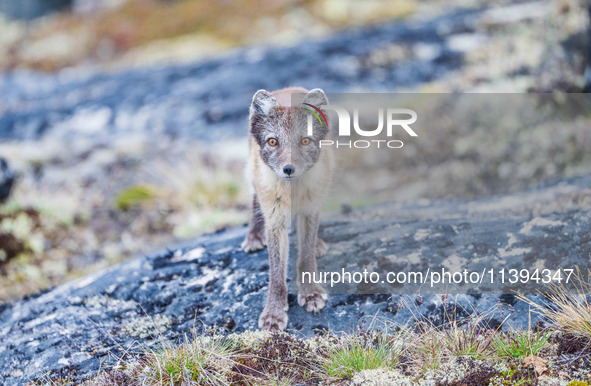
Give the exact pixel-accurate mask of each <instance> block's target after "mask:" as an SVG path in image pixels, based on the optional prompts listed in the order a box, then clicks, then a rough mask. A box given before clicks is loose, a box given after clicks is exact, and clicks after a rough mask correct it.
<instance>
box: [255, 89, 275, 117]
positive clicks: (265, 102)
mask: <svg viewBox="0 0 591 386" xmlns="http://www.w3.org/2000/svg"><path fill="white" fill-rule="evenodd" d="M276 105H277V100H276V99H275V98H273V95H271V93H270V92H268V91H267V90H259V91H257V92H256V93H255V94H254V96H253V97H252V104H251V105H250V115H269V113H270V112H271V109H272V108H273V107H275V106H276Z"/></svg>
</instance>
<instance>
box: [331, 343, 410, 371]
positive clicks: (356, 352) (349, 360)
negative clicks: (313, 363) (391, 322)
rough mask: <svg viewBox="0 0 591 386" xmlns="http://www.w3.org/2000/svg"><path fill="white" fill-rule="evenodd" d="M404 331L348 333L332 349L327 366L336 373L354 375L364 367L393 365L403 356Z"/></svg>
mask: <svg viewBox="0 0 591 386" xmlns="http://www.w3.org/2000/svg"><path fill="white" fill-rule="evenodd" d="M403 343H404V338H403V337H402V335H400V334H399V335H383V334H381V333H377V334H375V333H365V334H357V335H345V336H343V337H342V338H340V339H339V340H338V342H337V343H336V345H335V347H332V348H330V349H329V353H328V357H327V358H326V361H325V363H324V366H323V367H324V370H326V372H327V373H328V375H330V376H332V377H340V378H350V377H352V376H353V375H355V374H356V373H358V372H360V371H363V370H375V369H380V368H381V369H392V368H393V367H394V365H396V363H398V361H399V360H400V358H401V357H402V352H403Z"/></svg>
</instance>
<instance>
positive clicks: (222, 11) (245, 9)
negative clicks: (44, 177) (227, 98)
mask: <svg viewBox="0 0 591 386" xmlns="http://www.w3.org/2000/svg"><path fill="white" fill-rule="evenodd" d="M416 6H417V2H416V0H402V1H398V2H397V4H396V5H393V4H391V3H388V2H384V1H381V0H368V1H367V2H366V4H365V5H364V7H362V8H361V10H360V7H358V6H357V3H356V2H355V1H352V0H339V1H334V0H281V1H269V0H236V1H200V0H177V1H159V0H128V1H126V2H125V3H123V5H121V6H119V7H116V8H112V9H107V10H105V11H103V12H98V13H94V14H86V15H80V14H71V13H63V14H59V15H57V16H55V17H53V18H49V19H47V20H43V22H39V23H32V24H30V25H29V26H28V30H29V32H28V34H25V33H24V32H23V33H22V34H23V36H22V37H21V38H20V39H13V42H12V45H11V46H9V47H7V48H5V49H4V50H5V51H7V52H8V53H9V55H7V56H6V57H5V58H0V69H1V68H3V67H9V68H10V67H13V66H20V67H29V68H35V69H40V70H46V71H53V70H57V69H59V68H62V67H64V66H72V65H76V64H77V63H81V62H88V61H93V62H109V61H113V60H118V59H120V58H121V57H122V55H124V54H125V53H127V52H129V51H133V50H134V49H138V53H140V55H139V56H140V57H141V56H144V59H145V60H146V61H148V62H149V61H150V55H149V54H150V53H151V54H154V53H153V52H152V51H153V48H154V47H156V46H155V45H154V44H156V45H158V44H161V43H165V44H166V45H168V46H169V47H176V48H175V49H173V50H170V52H169V55H172V56H174V55H175V54H174V53H173V52H174V51H179V53H177V54H182V56H187V57H188V58H191V57H192V58H196V57H199V56H200V55H201V56H204V55H205V56H207V55H211V54H215V53H216V52H223V51H225V50H227V49H230V48H233V47H238V46H243V45H251V44H260V43H279V44H285V43H289V42H294V41H299V40H301V39H303V38H305V37H308V36H311V35H312V36H313V35H321V34H325V33H327V32H328V31H331V30H333V29H340V28H344V27H347V26H351V25H363V24H368V23H375V22H379V21H383V20H387V19H396V18H401V17H405V16H408V15H410V14H412V13H413V12H414V11H415V9H416ZM304 25H305V28H304V27H303V26H304ZM17 30H19V29H18V28H17ZM22 30H23V31H24V28H22ZM64 42H67V44H65V43H64ZM53 44H55V45H56V49H55V50H51V49H47V47H49V46H51V45H53ZM58 45H59V47H58ZM151 45H154V46H152V50H150V47H151ZM177 46H178V47H177ZM179 47H180V49H177V48H179ZM2 48H3V47H0V49H2ZM57 48H59V49H57ZM142 49H145V50H144V51H143V55H141V54H142ZM181 51H184V52H181ZM159 56H162V55H159ZM172 59H175V58H174V57H172ZM178 59H183V58H178ZM140 61H141V60H140ZM124 62H125V60H124Z"/></svg>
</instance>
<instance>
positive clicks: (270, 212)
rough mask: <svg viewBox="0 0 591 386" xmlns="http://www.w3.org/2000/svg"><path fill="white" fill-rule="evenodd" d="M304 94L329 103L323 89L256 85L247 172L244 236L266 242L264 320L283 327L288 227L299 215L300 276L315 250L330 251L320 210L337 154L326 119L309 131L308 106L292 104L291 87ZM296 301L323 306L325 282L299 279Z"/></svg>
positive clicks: (311, 101) (250, 247)
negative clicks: (321, 232) (249, 199)
mask: <svg viewBox="0 0 591 386" xmlns="http://www.w3.org/2000/svg"><path fill="white" fill-rule="evenodd" d="M292 93H299V94H302V95H303V101H302V103H304V104H307V105H308V106H311V105H312V106H315V107H316V108H321V106H322V105H326V104H328V100H327V98H326V95H325V94H324V92H323V91H322V90H319V89H314V90H312V91H309V92H308V91H306V90H305V89H302V88H289V89H283V90H278V91H274V92H272V93H269V92H267V91H265V90H259V91H258V92H257V93H256V94H255V96H254V97H253V101H252V105H251V108H250V132H249V134H250V141H249V146H250V149H249V158H248V167H247V176H248V178H249V180H250V182H251V185H252V187H253V192H254V193H253V205H252V208H253V210H252V216H251V220H250V224H249V230H248V234H247V236H246V238H245V240H244V242H243V243H242V247H243V249H244V250H245V251H246V252H254V251H257V250H260V249H263V248H264V245H265V244H267V246H268V252H269V294H268V297H267V303H266V306H265V309H264V310H263V314H262V315H261V318H260V320H259V327H261V328H263V329H267V330H282V329H284V328H285V327H286V325H287V313H286V311H287V286H286V280H285V272H286V264H287V260H288V254H289V239H288V235H287V226H288V224H289V223H290V221H291V217H292V216H293V215H296V214H297V215H298V220H297V233H298V267H297V268H298V278H301V277H302V275H301V273H302V272H312V271H316V256H318V255H322V254H324V253H326V248H327V247H326V244H325V243H324V242H323V241H322V240H320V239H318V238H317V232H318V216H319V211H320V208H321V205H322V203H323V201H324V199H325V197H326V195H327V194H328V191H329V189H330V181H331V178H332V172H333V169H334V166H335V161H334V156H333V154H332V152H331V151H330V150H329V149H327V148H324V149H321V148H320V145H319V144H320V141H321V140H323V139H326V138H329V136H330V130H329V128H328V127H327V125H326V124H323V123H322V122H318V123H316V122H314V123H313V124H314V127H313V135H311V136H310V135H309V134H308V131H307V122H308V114H309V112H308V110H307V109H305V108H303V107H302V105H297V106H291V98H290V96H291V94H292ZM297 284H298V302H299V304H300V305H301V306H303V307H305V308H306V310H308V311H312V312H318V311H319V310H320V309H322V308H323V307H324V305H325V301H326V294H325V291H324V289H323V288H322V287H321V286H319V285H317V284H313V283H303V282H300V280H298V283H297Z"/></svg>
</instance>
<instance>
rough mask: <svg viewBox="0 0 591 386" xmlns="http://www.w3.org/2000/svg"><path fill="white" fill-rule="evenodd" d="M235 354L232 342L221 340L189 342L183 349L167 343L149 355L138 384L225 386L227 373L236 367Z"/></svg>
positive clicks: (186, 340)
mask: <svg viewBox="0 0 591 386" xmlns="http://www.w3.org/2000/svg"><path fill="white" fill-rule="evenodd" d="M232 352H233V346H232V343H231V341H230V340H228V339H227V338H224V337H218V336H213V337H199V338H197V339H195V340H193V341H189V340H188V339H185V343H184V344H182V345H180V346H173V345H171V344H169V343H165V344H163V347H162V348H161V349H160V350H157V351H153V350H149V351H148V353H147V355H146V356H145V357H144V359H143V365H144V367H143V370H142V371H140V372H139V373H138V374H137V380H138V381H139V382H140V384H168V385H180V384H193V383H199V384H201V385H225V384H227V382H226V380H225V379H224V374H223V373H224V372H225V371H226V369H227V368H229V367H231V365H232V360H231V359H230V355H231V354H232Z"/></svg>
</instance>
